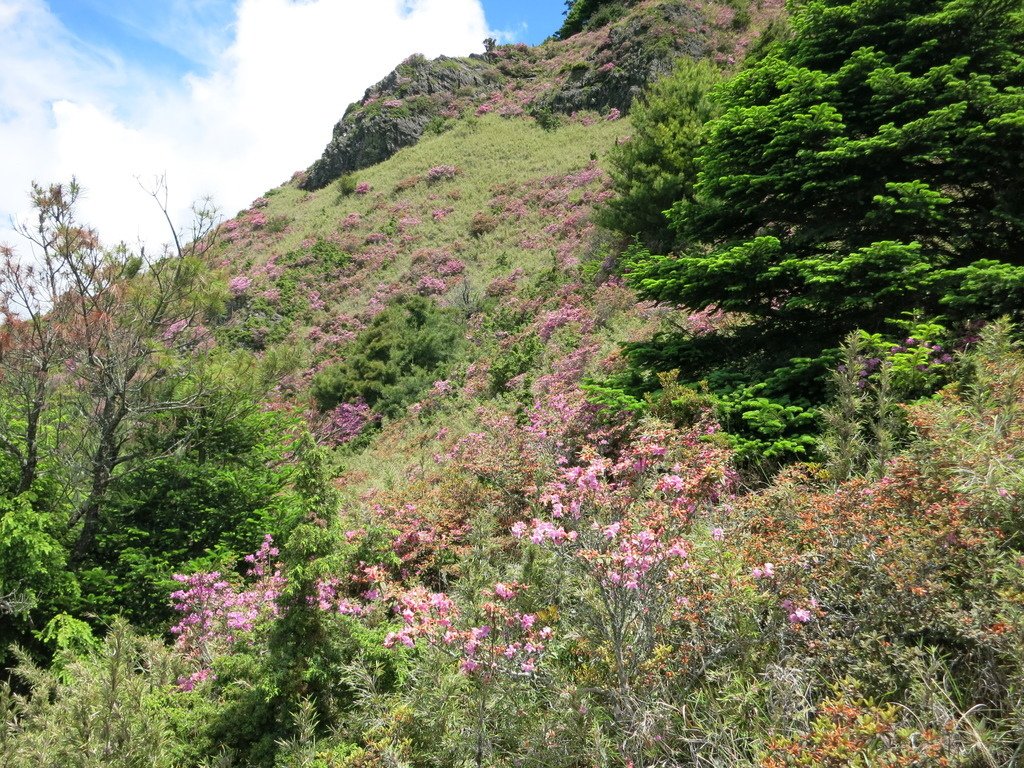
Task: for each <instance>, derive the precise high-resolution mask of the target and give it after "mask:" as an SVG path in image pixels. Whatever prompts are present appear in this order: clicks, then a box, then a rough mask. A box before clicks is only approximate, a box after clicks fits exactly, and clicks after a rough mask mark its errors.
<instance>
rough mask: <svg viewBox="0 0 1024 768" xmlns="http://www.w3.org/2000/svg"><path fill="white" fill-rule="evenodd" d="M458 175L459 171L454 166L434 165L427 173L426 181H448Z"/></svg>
mask: <svg viewBox="0 0 1024 768" xmlns="http://www.w3.org/2000/svg"><path fill="white" fill-rule="evenodd" d="M458 175H459V169H458V168H456V167H455V166H454V165H435V166H434V167H433V168H431V169H430V170H429V171H427V181H428V182H430V183H435V182H438V181H450V180H451V179H454V178H455V177H456V176H458Z"/></svg>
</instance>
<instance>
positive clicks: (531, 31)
mask: <svg viewBox="0 0 1024 768" xmlns="http://www.w3.org/2000/svg"><path fill="white" fill-rule="evenodd" d="M335 1H336V2H338V3H339V4H342V5H343V4H344V3H345V2H346V0H335ZM371 1H373V0H371ZM48 4H49V7H50V10H51V11H52V12H53V14H54V15H55V16H56V17H57V18H58V19H60V21H61V22H62V23H63V24H64V26H65V27H66V28H67V29H68V30H69V31H70V32H71V33H72V34H74V35H75V36H77V37H78V38H80V39H81V40H83V41H88V42H90V43H91V44H94V45H97V46H102V47H106V48H110V49H112V50H115V51H117V52H118V53H119V54H120V55H122V56H124V57H125V58H126V59H129V60H133V61H138V62H140V63H143V64H144V65H145V66H146V67H147V68H148V69H150V70H151V71H154V72H161V73H163V74H165V75H175V74H177V75H183V74H185V72H187V71H190V70H191V71H205V70H206V68H207V67H208V65H209V56H210V54H211V52H213V51H212V50H211V49H212V48H213V46H216V45H218V44H219V45H226V44H227V43H228V42H229V41H230V39H231V25H232V24H233V22H234V18H235V7H236V5H237V2H236V0H200V2H179V1H176V0H161V1H160V2H153V1H152V0H149V1H145V2H140V1H139V0H49V3H48ZM482 5H483V9H484V14H485V17H486V19H487V23H488V26H489V27H490V28H491V29H492V30H497V31H500V32H502V33H504V35H503V37H504V38H505V39H504V40H503V42H524V43H528V44H529V45H536V44H538V43H540V42H542V41H543V40H544V39H545V38H546V37H548V36H549V35H551V34H552V33H553V32H554V31H555V30H556V29H558V27H559V26H560V25H561V22H562V16H563V10H564V5H563V4H562V3H560V2H559V0H522V1H521V2H515V1H514V0H483V2H482ZM182 16H184V17H185V18H182ZM197 28H201V29H204V30H205V31H206V32H207V35H206V36H205V37H203V38H202V39H199V40H196V39H193V38H192V37H191V36H190V35H188V34H184V31H185V30H194V29H197Z"/></svg>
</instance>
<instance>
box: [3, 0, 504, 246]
mask: <svg viewBox="0 0 1024 768" xmlns="http://www.w3.org/2000/svg"><path fill="white" fill-rule="evenodd" d="M196 1H197V2H200V3H201V2H203V0H196ZM233 30H234V35H233V37H232V39H231V43H230V46H229V47H228V48H227V49H226V50H224V51H223V52H222V53H221V54H220V55H219V56H217V57H216V59H215V60H214V61H212V62H210V63H209V69H208V70H207V72H206V73H204V74H192V75H189V76H187V77H185V78H182V79H181V80H178V81H174V82H167V81H165V80H160V79H158V78H157V76H155V75H153V74H150V73H147V72H146V71H144V70H142V69H139V68H138V67H134V66H130V65H128V64H126V63H125V61H124V60H122V59H121V58H120V57H119V56H118V55H117V54H116V53H114V52H110V51H106V50H98V49H96V48H94V47H91V46H90V45H89V43H88V42H87V41H82V40H79V39H77V38H75V37H74V36H72V35H71V34H69V33H68V32H67V30H66V29H64V28H63V27H62V26H61V24H60V22H59V21H58V20H57V19H56V18H54V17H53V15H52V14H51V13H50V12H49V11H48V10H47V8H46V5H45V3H44V2H43V0H0V153H2V155H0V159H2V165H3V168H4V172H3V174H2V175H0V212H2V215H3V216H4V218H5V219H6V217H7V215H9V214H15V215H17V214H21V215H23V214H24V211H25V201H26V200H27V191H28V187H29V184H30V182H31V181H32V180H33V179H35V180H38V181H40V182H49V181H57V180H65V179H67V178H69V177H70V176H71V175H72V174H75V175H76V176H77V177H78V180H79V182H80V183H81V184H82V185H83V187H85V189H86V191H87V196H86V198H85V200H84V201H83V203H82V206H81V209H82V215H83V219H86V220H87V221H88V222H89V223H91V224H93V225H94V226H96V227H97V228H98V229H99V231H100V233H101V235H102V236H103V237H104V239H105V240H106V241H108V242H110V241H113V240H119V239H126V240H129V241H133V240H135V239H137V238H139V237H141V238H144V239H146V240H147V241H150V242H154V241H155V242H159V241H162V240H163V239H165V232H164V231H163V228H162V226H161V221H160V218H159V214H158V212H157V211H156V210H155V208H154V206H153V203H152V201H150V200H149V199H148V197H147V196H146V195H145V193H144V192H143V191H142V190H141V189H140V188H139V186H138V184H137V182H136V178H140V179H142V180H143V181H150V180H152V179H153V177H154V176H156V175H159V174H163V173H166V174H167V177H168V181H169V185H170V191H171V196H172V203H173V204H174V206H175V211H176V213H178V214H179V215H183V214H184V212H185V211H187V208H188V205H189V204H190V203H191V201H192V200H193V199H195V198H198V197H200V196H202V195H204V194H211V195H213V197H214V198H215V200H216V201H217V203H218V204H219V205H220V206H221V207H222V209H223V210H224V211H225V213H226V214H227V215H232V214H233V213H234V212H235V211H237V210H238V209H240V208H243V207H245V206H246V205H247V204H248V203H249V202H250V201H251V200H252V199H253V198H255V197H257V196H259V195H260V194H262V192H264V191H265V190H266V189H269V188H270V187H272V186H275V185H276V184H278V183H280V182H281V181H284V180H285V179H287V178H288V177H289V176H290V175H291V173H292V172H293V171H295V170H298V169H300V168H304V167H306V166H308V165H309V164H310V163H311V162H312V161H313V160H315V159H316V158H317V157H319V155H320V152H321V151H322V150H323V147H324V145H325V144H326V143H327V141H328V140H329V138H330V134H331V128H332V127H333V125H334V123H335V121H337V119H338V118H339V117H340V116H341V114H342V112H343V111H344V109H345V107H346V106H347V105H348V104H349V103H350V102H351V101H353V100H355V99H357V98H359V97H360V96H361V95H362V92H363V90H364V89H365V88H367V87H368V86H370V85H372V84H373V83H374V82H376V81H377V80H379V79H380V78H382V77H383V76H384V75H385V74H387V73H388V72H389V71H390V70H391V69H392V68H393V67H394V66H395V65H396V64H397V63H398V62H399V61H401V60H402V59H404V58H405V57H406V56H408V55H409V54H411V53H417V52H418V53H424V54H426V55H427V56H437V55H440V54H442V53H445V54H449V55H463V54H466V53H469V52H471V51H476V50H481V49H482V41H483V39H484V38H485V37H487V36H488V34H489V32H488V29H487V24H486V21H485V19H484V13H483V9H482V8H481V5H480V2H479V0H300V1H295V0H240V2H239V3H238V5H237V8H236V10H235V19H234V25H233ZM195 33H196V34H197V35H199V34H201V33H202V30H195ZM179 34H188V31H187V29H185V28H182V30H181V31H180V32H179ZM154 37H156V36H155V35H154ZM207 37H208V38H211V39H212V38H213V37H215V35H207ZM4 239H10V238H9V237H6V236H5V233H3V232H0V240H4Z"/></svg>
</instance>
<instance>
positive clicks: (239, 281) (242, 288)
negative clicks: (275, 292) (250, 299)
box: [228, 275, 252, 296]
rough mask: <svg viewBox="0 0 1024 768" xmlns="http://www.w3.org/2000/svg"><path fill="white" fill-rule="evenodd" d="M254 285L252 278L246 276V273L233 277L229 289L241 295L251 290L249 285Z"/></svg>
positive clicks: (236, 294) (234, 293)
mask: <svg viewBox="0 0 1024 768" xmlns="http://www.w3.org/2000/svg"><path fill="white" fill-rule="evenodd" d="M250 285H252V278H251V277H246V276H245V275H238V276H236V277H232V278H231V280H229V281H228V290H229V291H231V293H232V295H234V296H241V295H242V294H244V293H245V292H246V291H248V290H249V286H250Z"/></svg>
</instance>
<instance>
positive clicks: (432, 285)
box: [416, 276, 447, 296]
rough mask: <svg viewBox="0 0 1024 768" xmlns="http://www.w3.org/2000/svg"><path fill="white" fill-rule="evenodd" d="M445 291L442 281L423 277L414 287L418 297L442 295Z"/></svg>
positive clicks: (445, 287) (437, 278)
mask: <svg viewBox="0 0 1024 768" xmlns="http://www.w3.org/2000/svg"><path fill="white" fill-rule="evenodd" d="M446 289H447V286H446V285H445V282H444V280H442V279H441V278H439V277H429V276H428V277H423V278H421V279H420V282H419V284H418V285H417V286H416V291H417V292H418V293H419V294H420V296H433V295H436V294H439V293H444V292H445V290H446Z"/></svg>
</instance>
